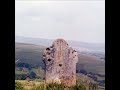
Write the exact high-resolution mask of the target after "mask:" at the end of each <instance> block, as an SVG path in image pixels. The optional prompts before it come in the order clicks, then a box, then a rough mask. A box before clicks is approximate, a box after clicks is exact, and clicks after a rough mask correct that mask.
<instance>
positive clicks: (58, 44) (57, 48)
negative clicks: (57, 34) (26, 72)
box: [43, 39, 78, 86]
mask: <svg viewBox="0 0 120 90" xmlns="http://www.w3.org/2000/svg"><path fill="white" fill-rule="evenodd" d="M43 61H44V63H45V66H46V69H45V71H46V76H45V81H46V82H48V83H52V82H57V83H63V84H64V85H66V86H72V85H75V84H76V63H77V61H78V56H77V52H76V51H75V50H73V49H72V48H70V47H69V46H68V44H67V42H66V41H65V40H63V39H57V40H55V41H54V42H53V45H52V46H50V47H48V48H46V50H45V51H44V53H43Z"/></svg>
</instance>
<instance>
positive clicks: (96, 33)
mask: <svg viewBox="0 0 120 90" xmlns="http://www.w3.org/2000/svg"><path fill="white" fill-rule="evenodd" d="M15 35H16V36H25V37H35V38H46V39H57V38H64V39H66V40H75V41H84V42H94V43H101V42H102V43H104V42H105V1H104V0H99V1H98V0H96V1H95V0H94V1H91V0H86V1H82V0H81V1H52V0H51V1H43V0H41V1H39V0H21V1H20V0H16V1H15Z"/></svg>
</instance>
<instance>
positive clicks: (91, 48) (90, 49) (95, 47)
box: [15, 36, 105, 60]
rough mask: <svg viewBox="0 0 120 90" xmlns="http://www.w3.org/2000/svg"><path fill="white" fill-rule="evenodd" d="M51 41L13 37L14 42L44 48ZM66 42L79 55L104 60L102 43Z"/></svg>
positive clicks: (51, 41) (103, 45)
mask: <svg viewBox="0 0 120 90" xmlns="http://www.w3.org/2000/svg"><path fill="white" fill-rule="evenodd" d="M53 41H54V40H52V39H43V38H31V37H22V36H16V37H15V42H19V43H28V44H35V45H42V46H46V47H47V46H50V45H52V43H53ZM66 41H67V42H68V44H69V46H71V47H73V48H74V49H76V50H77V51H79V52H81V53H84V54H88V55H92V56H96V57H97V58H100V59H104V60H105V44H103V43H86V42H79V41H69V40H66Z"/></svg>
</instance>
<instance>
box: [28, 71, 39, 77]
mask: <svg viewBox="0 0 120 90" xmlns="http://www.w3.org/2000/svg"><path fill="white" fill-rule="evenodd" d="M36 76H37V75H36V73H34V72H33V71H32V72H31V73H30V75H29V77H30V78H31V79H32V78H36Z"/></svg>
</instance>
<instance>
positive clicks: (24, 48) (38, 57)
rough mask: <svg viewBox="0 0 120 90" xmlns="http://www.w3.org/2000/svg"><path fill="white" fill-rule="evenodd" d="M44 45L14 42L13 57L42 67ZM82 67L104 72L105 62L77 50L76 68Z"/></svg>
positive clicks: (94, 71) (88, 70) (90, 70)
mask: <svg viewBox="0 0 120 90" xmlns="http://www.w3.org/2000/svg"><path fill="white" fill-rule="evenodd" d="M44 49H45V46H41V45H34V44H26V43H16V44H15V58H16V59H20V61H19V62H21V63H28V64H33V65H39V66H41V67H44V64H43V62H42V53H43V50H44ZM81 69H84V70H86V71H87V72H93V73H99V74H105V62H104V61H101V60H98V58H96V57H95V56H90V55H86V54H82V53H80V52H79V61H78V63H77V70H81Z"/></svg>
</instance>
